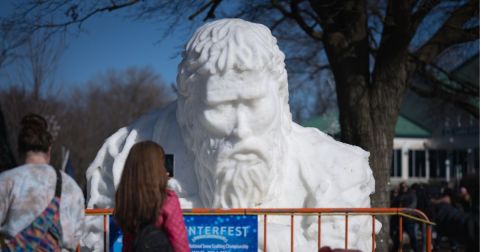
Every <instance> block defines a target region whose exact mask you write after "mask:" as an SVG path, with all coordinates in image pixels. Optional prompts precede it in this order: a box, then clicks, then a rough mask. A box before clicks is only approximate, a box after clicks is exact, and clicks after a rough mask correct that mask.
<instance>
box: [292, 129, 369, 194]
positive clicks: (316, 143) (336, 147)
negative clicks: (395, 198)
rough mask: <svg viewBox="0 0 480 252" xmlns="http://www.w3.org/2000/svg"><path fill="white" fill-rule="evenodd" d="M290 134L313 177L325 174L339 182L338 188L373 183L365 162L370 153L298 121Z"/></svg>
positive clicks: (367, 164)
mask: <svg viewBox="0 0 480 252" xmlns="http://www.w3.org/2000/svg"><path fill="white" fill-rule="evenodd" d="M291 135H292V138H294V139H295V142H296V143H297V145H298V146H299V147H300V148H299V151H300V153H299V155H301V156H302V159H303V160H305V161H304V162H306V164H307V166H308V167H309V168H310V169H311V170H312V171H313V172H312V174H314V175H313V176H317V175H318V176H319V178H320V177H322V176H325V175H327V174H328V175H329V176H330V177H331V179H332V180H335V181H338V185H339V187H340V188H348V187H352V186H354V185H360V184H370V185H371V184H372V182H371V180H373V177H372V171H371V169H370V166H369V163H368V157H369V155H370V154H369V153H368V152H367V151H365V150H363V149H362V148H360V147H358V146H353V145H350V144H346V143H342V142H340V141H337V140H335V139H333V138H332V137H331V136H329V135H327V134H325V133H323V132H321V131H320V130H318V129H316V128H306V127H302V126H300V125H298V124H294V125H293V127H292V133H291ZM346 178H348V179H346ZM372 190H373V188H372Z"/></svg>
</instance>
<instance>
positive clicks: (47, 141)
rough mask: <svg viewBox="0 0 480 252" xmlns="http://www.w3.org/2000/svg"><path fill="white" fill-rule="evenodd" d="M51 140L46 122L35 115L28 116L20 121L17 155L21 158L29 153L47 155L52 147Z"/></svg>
mask: <svg viewBox="0 0 480 252" xmlns="http://www.w3.org/2000/svg"><path fill="white" fill-rule="evenodd" d="M52 139H53V138H52V135H51V134H50V133H49V132H48V124H47V121H46V120H45V119H44V118H43V117H41V116H39V115H37V114H28V115H26V116H24V117H23V118H22V121H21V129H20V134H19V135H18V153H19V154H20V155H21V156H23V155H25V154H26V153H27V152H29V151H34V152H44V153H47V152H48V149H49V148H50V146H51V145H52Z"/></svg>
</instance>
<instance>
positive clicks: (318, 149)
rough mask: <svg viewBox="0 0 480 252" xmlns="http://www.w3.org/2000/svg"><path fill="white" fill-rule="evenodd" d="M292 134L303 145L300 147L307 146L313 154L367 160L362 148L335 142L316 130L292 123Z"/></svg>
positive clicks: (366, 154)
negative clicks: (327, 154)
mask: <svg viewBox="0 0 480 252" xmlns="http://www.w3.org/2000/svg"><path fill="white" fill-rule="evenodd" d="M292 133H293V135H294V137H295V138H297V139H299V140H300V141H301V143H303V144H302V145H305V146H307V147H308V149H309V150H310V151H312V152H314V153H315V154H322V153H329V154H330V157H331V158H338V157H343V156H349V157H350V158H349V159H352V158H368V156H369V155H370V154H369V153H368V152H367V151H365V150H363V149H362V148H360V147H358V146H355V145H350V144H346V143H342V142H340V141H337V140H335V139H334V138H333V137H331V136H329V135H327V134H325V133H324V132H322V131H320V130H318V129H316V128H310V127H303V126H300V125H298V124H295V123H294V124H293V127H292Z"/></svg>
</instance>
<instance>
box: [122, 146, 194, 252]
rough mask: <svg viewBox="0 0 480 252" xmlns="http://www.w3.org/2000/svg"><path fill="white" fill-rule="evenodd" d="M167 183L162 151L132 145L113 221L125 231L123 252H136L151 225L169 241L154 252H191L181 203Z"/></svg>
mask: <svg viewBox="0 0 480 252" xmlns="http://www.w3.org/2000/svg"><path fill="white" fill-rule="evenodd" d="M167 182H168V174H167V170H166V169H165V152H164V150H163V148H162V147H161V146H160V145H159V144H157V143H155V142H152V141H144V142H139V143H136V144H135V145H133V147H132V149H131V150H130V153H129V154H128V157H127V160H126V161H125V167H124V168H123V174H122V177H121V179H120V183H119V185H118V188H117V192H116V194H115V210H114V217H115V219H116V221H117V222H118V224H119V225H120V227H121V229H122V231H123V249H122V251H133V250H134V248H135V245H136V244H135V241H138V238H139V237H137V236H138V235H139V234H140V233H141V232H142V230H143V229H145V228H147V227H148V226H149V225H152V224H153V226H154V227H156V228H158V229H160V230H163V231H164V234H165V235H166V237H167V238H168V240H167V239H164V240H165V242H163V244H162V242H161V241H158V244H159V247H158V248H157V249H155V251H171V250H169V249H170V248H173V251H175V252H179V251H180V252H182V251H190V248H189V245H188V240H187V232H186V229H185V223H184V221H183V216H182V212H181V208H180V203H179V201H178V197H177V195H176V194H175V192H173V191H172V190H169V189H167ZM137 249H138V248H137ZM161 249H163V250H161Z"/></svg>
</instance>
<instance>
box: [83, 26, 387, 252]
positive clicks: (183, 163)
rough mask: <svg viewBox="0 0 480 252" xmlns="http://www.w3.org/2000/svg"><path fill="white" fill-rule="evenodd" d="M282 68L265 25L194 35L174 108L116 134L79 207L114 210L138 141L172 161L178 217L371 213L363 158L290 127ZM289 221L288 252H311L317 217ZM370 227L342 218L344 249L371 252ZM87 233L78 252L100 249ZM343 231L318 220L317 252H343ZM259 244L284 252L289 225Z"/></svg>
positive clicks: (275, 226) (96, 234)
mask: <svg viewBox="0 0 480 252" xmlns="http://www.w3.org/2000/svg"><path fill="white" fill-rule="evenodd" d="M284 58H285V56H284V54H283V53H282V52H281V51H280V49H279V48H278V46H277V41H276V39H275V38H274V37H273V36H272V34H271V32H270V30H269V29H268V28H267V27H265V26H264V25H261V24H256V23H251V22H247V21H244V20H240V19H222V20H218V21H214V22H211V23H208V24H205V25H203V26H202V27H200V28H199V29H198V30H197V31H196V32H195V34H194V35H193V36H192V38H191V39H190V41H189V42H188V43H187V45H186V47H185V51H184V52H183V60H182V62H181V63H180V65H179V68H178V71H179V72H178V75H177V83H176V85H177V90H178V99H177V100H176V101H174V102H173V103H171V104H170V105H169V106H167V107H166V108H163V109H160V110H158V111H154V112H152V113H149V114H147V115H144V116H143V117H141V118H140V119H138V120H137V121H135V122H134V123H132V124H131V125H128V126H126V127H124V128H121V129H119V130H118V131H117V132H116V133H115V134H113V135H112V136H110V137H109V138H108V139H107V140H106V142H105V144H104V145H103V147H102V148H101V149H100V151H99V152H98V154H97V157H96V158H95V160H94V161H93V163H92V164H91V165H90V167H89V168H88V171H87V179H88V207H89V208H109V207H114V195H115V188H116V186H117V185H118V183H119V180H120V177H121V174H122V169H123V165H124V162H125V158H126V157H127V155H128V152H129V150H130V148H131V146H132V145H133V144H134V143H136V142H139V141H143V140H153V141H156V142H158V143H160V144H161V145H162V146H163V147H164V148H165V151H166V153H171V154H173V155H174V157H175V172H174V174H175V176H174V178H172V179H170V181H169V186H170V188H172V189H173V190H175V191H176V193H177V194H178V196H179V198H180V203H181V206H182V208H199V207H200V208H201V207H205V208H305V207H310V208H316V207H319V208H320V207H349V208H353V207H370V197H369V195H370V194H372V193H373V192H374V188H375V181H374V178H373V176H372V171H371V169H370V167H369V164H368V156H369V154H368V153H367V152H365V151H364V150H362V149H360V148H358V147H355V146H351V145H348V144H344V143H341V142H338V141H335V140H334V139H332V138H331V137H330V136H328V135H326V134H324V133H322V132H320V131H319V130H317V129H313V128H304V127H302V126H300V125H298V124H296V123H295V122H293V121H292V119H291V114H290V108H289V104H288V96H289V94H288V81H287V71H286V69H285V64H284ZM132 190H134V188H132ZM296 218H298V221H297V219H296V223H298V224H296V225H295V251H315V250H316V246H317V245H316V242H317V231H318V230H317V229H318V227H317V225H318V224H317V217H296ZM261 220H262V219H261V218H259V221H261ZM371 221H372V220H371V217H368V216H356V217H353V216H352V217H350V218H349V225H348V228H349V239H348V242H349V245H348V247H349V248H352V249H354V248H355V249H359V250H362V251H371V246H372V242H371V234H372V230H371V226H372V225H371ZM380 226H381V225H380V223H378V222H377V224H376V227H377V230H376V231H377V232H378V231H379V229H380ZM87 227H88V231H89V232H90V233H88V235H87V236H86V237H84V239H83V243H82V246H84V247H88V248H90V249H91V250H99V249H101V248H103V244H102V241H103V236H102V235H100V234H101V233H100V230H102V228H103V226H102V222H101V221H99V220H98V219H97V220H96V219H94V218H93V217H91V218H89V219H88V220H87ZM261 228H263V225H259V229H261ZM344 230H345V223H344V217H342V216H336V217H335V216H325V217H323V218H322V232H321V235H322V237H321V240H322V245H325V246H330V247H334V248H343V246H344V238H345V237H344V235H345V232H344ZM258 234H259V238H258V242H259V245H258V247H259V248H263V231H260V230H259V232H258ZM268 236H269V237H275V239H269V240H268V249H269V251H289V250H290V218H289V217H284V216H279V217H274V216H272V217H269V218H268Z"/></svg>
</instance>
